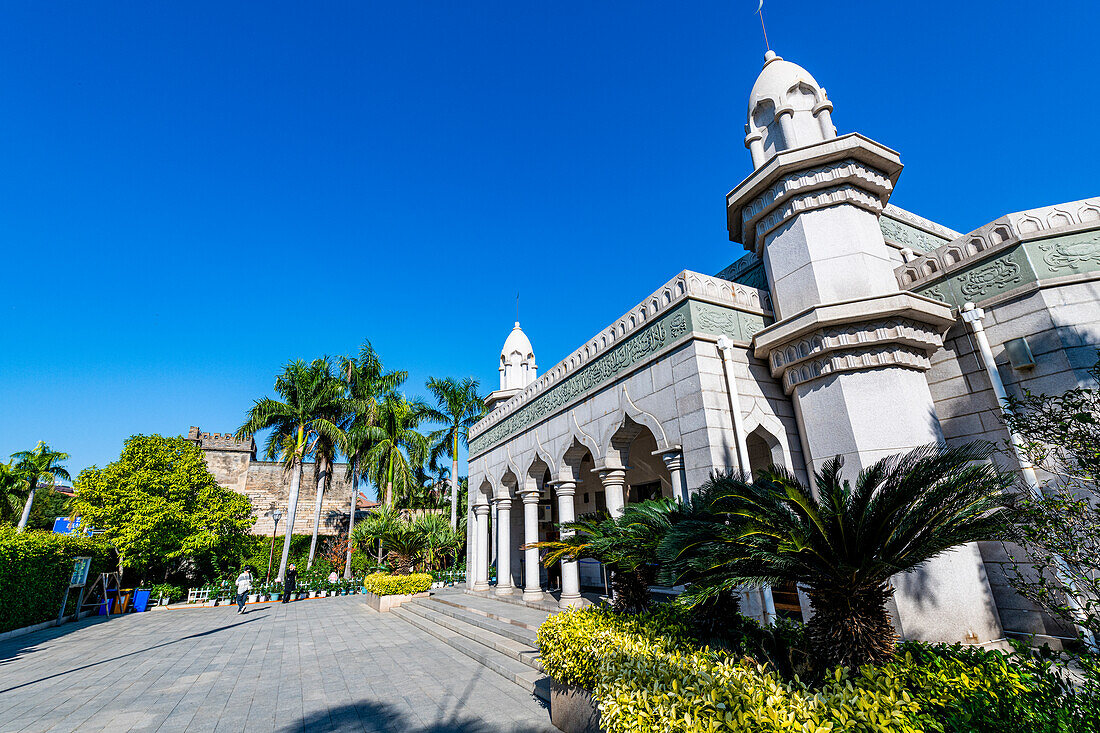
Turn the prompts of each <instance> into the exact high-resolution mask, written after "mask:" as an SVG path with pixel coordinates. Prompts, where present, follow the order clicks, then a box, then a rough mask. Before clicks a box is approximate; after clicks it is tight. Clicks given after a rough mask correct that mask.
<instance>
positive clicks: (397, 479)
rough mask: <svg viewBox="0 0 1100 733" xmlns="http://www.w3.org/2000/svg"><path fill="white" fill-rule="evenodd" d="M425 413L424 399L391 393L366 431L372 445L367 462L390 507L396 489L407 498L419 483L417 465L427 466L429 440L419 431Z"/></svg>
mask: <svg viewBox="0 0 1100 733" xmlns="http://www.w3.org/2000/svg"><path fill="white" fill-rule="evenodd" d="M423 414H424V405H423V404H422V403H421V402H419V401H414V402H409V401H408V400H406V399H405V398H404V397H402V396H400V395H395V394H389V395H386V396H385V397H383V398H382V400H381V401H380V402H379V404H378V411H377V418H376V421H375V424H374V425H372V426H370V427H368V428H367V429H366V430H365V431H364V432H365V440H367V441H368V442H369V443H370V444H371V445H370V448H369V449H368V450H367V452H366V455H365V456H364V464H365V467H366V469H367V474H368V475H369V476H370V478H371V480H372V481H373V482H374V484H375V486H378V487H379V488H380V489H382V491H383V492H384V493H383V502H382V503H383V504H385V505H386V506H390V505H391V504H393V498H394V492H396V493H397V494H398V495H400V496H402V497H406V496H408V495H409V494H410V493H411V492H412V490H413V489H414V488H415V486H416V483H417V482H416V475H415V471H414V468H415V467H417V466H422V465H424V459H425V458H426V457H427V455H428V439H427V438H425V437H424V436H423V435H421V434H420V433H418V432H417V431H416V428H417V426H418V425H419V424H420V421H421V419H422V417H423Z"/></svg>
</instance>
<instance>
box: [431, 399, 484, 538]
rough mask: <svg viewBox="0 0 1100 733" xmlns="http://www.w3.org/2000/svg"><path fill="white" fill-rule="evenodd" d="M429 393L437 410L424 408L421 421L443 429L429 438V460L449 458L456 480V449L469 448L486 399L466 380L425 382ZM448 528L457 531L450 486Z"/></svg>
mask: <svg viewBox="0 0 1100 733" xmlns="http://www.w3.org/2000/svg"><path fill="white" fill-rule="evenodd" d="M427 387H428V391H429V392H431V393H432V395H433V396H434V397H435V401H436V404H437V407H427V408H425V410H424V417H425V418H427V419H428V420H430V421H431V422H435V423H439V424H441V425H443V426H444V427H443V428H441V429H440V430H437V431H435V432H433V433H432V434H431V437H430V441H431V443H432V449H431V453H430V456H429V457H430V459H431V461H432V462H433V464H434V463H435V461H436V459H438V458H440V457H442V456H443V455H446V454H448V453H449V454H450V456H451V476H452V477H453V478H456V479H457V477H458V446H459V444H460V443H461V444H462V445H464V446H466V445H468V443H467V441H468V439H469V434H470V428H471V427H473V426H474V423H476V422H477V421H478V420H480V419H481V418H482V417H483V416H484V415H485V398H484V397H482V396H481V395H479V394H478V393H477V389H478V383H477V380H475V379H471V378H469V377H467V378H466V379H464V380H462V381H461V382H459V381H457V380H456V379H454V378H452V377H447V378H446V379H436V378H435V377H430V378H429V379H428V384H427ZM451 528H452V529H457V528H458V484H457V483H455V482H453V481H452V482H451Z"/></svg>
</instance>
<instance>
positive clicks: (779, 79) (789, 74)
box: [749, 51, 821, 119]
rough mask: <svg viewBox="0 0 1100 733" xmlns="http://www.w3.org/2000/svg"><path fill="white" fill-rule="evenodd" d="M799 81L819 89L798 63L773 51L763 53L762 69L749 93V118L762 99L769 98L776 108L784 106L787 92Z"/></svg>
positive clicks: (815, 81) (814, 80) (811, 76)
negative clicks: (787, 59)
mask: <svg viewBox="0 0 1100 733" xmlns="http://www.w3.org/2000/svg"><path fill="white" fill-rule="evenodd" d="M799 82H802V83H803V84H806V85H808V86H809V87H811V88H813V89H821V85H820V84H818V83H817V79H814V77H813V75H812V74H811V73H810V72H808V71H806V70H805V69H803V68H802V67H801V66H799V65H798V64H795V63H791V62H790V61H786V60H784V59H783V57H782V56H778V55H776V53H775V51H768V52H767V53H766V54H764V69H763V71H761V72H760V76H758V77H756V83H755V84H753V85H752V91H751V92H750V93H749V118H750V119H751V118H752V113H753V110H755V109H756V105H758V104H760V102H761V101H762V100H765V99H770V100H771V101H772V103H773V104H774V105H775V106H776V108H779V107H783V106H785V105H786V103H787V93H788V92H790V91H791V90H792V89H794V88H795V87H797V86H798V83H799Z"/></svg>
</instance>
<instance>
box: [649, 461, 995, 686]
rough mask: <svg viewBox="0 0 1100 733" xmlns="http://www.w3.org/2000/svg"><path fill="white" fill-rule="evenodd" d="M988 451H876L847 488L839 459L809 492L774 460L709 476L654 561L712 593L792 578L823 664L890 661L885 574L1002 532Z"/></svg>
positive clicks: (892, 636) (702, 593)
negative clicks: (745, 471)
mask: <svg viewBox="0 0 1100 733" xmlns="http://www.w3.org/2000/svg"><path fill="white" fill-rule="evenodd" d="M991 454H992V447H991V446H988V445H984V444H972V445H968V446H963V447H960V448H953V449H947V448H944V447H942V446H926V447H923V448H919V449H917V450H914V451H912V452H910V453H906V454H902V455H898V456H891V457H888V458H885V459H883V460H881V461H879V462H878V463H876V464H874V465H873V466H871V467H869V468H867V469H865V470H863V471H862V472H860V474H859V476H858V477H857V478H856V481H855V484H854V485H851V484H850V483H849V482H848V481H847V480H844V479H842V478H841V476H840V470H841V467H842V465H843V461H842V460H841V459H840V458H839V457H837V458H834V459H833V460H831V461H828V462H827V463H826V464H825V465H824V466H823V467H822V469H821V471H820V472H819V473H817V474H816V475H815V477H814V479H815V484H816V492H812V491H810V490H809V489H807V488H806V487H805V486H803V485H802V484H801V483H799V481H798V480H797V479H796V478H795V477H794V476H793V475H791V474H790V473H788V472H786V471H784V470H782V469H779V468H776V467H772V468H770V469H767V470H765V471H762V472H760V473H759V474H758V476H757V478H756V480H755V481H753V482H751V483H749V482H746V481H744V480H742V479H741V478H740V477H738V476H735V475H733V474H732V473H731V474H725V475H722V474H716V475H715V476H714V477H712V478H711V479H710V480H709V481H708V482H707V484H706V485H705V486H704V487H703V489H702V490H701V492H700V493H699V494H698V495H697V496H696V497H693V500H692V503H691V506H690V507H689V508H688V510H687V511H686V512H685V515H684V516H682V517H681V518H680V520H679V521H677V522H675V523H674V524H673V525H672V528H671V529H670V531H669V533H668V534H667V535H666V537H665V539H664V541H663V542H662V544H661V548H660V556H661V559H662V561H663V562H664V563H665V564H666V565H667V566H668V567H670V568H672V569H673V570H674V571H675V572H676V574H677V576H678V579H679V580H680V581H681V582H690V583H692V587H691V588H690V589H689V595H690V596H694V597H695V599H697V600H702V599H706V598H713V597H714V596H715V595H716V594H718V593H720V592H729V591H731V590H732V589H734V588H735V587H736V586H738V585H741V584H751V585H761V584H771V585H777V584H779V583H785V582H786V583H798V584H800V585H801V586H803V587H804V588H805V589H806V592H807V594H808V596H809V598H810V603H811V605H812V606H813V609H814V616H813V618H812V619H811V620H810V622H809V623H808V625H807V631H808V633H809V638H810V643H811V645H812V647H813V650H814V652H815V654H816V656H817V659H818V660H819V661H820V662H821V663H822V664H824V665H826V666H828V667H832V666H834V665H846V666H850V667H857V666H859V665H862V664H866V663H882V662H885V661H887V660H888V659H889V658H890V655H891V654H892V652H893V648H894V643H895V641H896V633H895V632H894V628H893V625H892V623H891V621H890V616H889V614H888V612H887V610H886V605H887V602H888V600H889V599H890V597H891V595H892V594H893V592H894V591H893V588H892V586H891V585H890V578H891V576H893V575H896V574H897V573H903V572H909V571H912V570H914V569H915V568H917V567H918V566H919V565H921V564H922V563H923V562H925V561H926V560H929V559H931V558H933V557H936V556H937V555H940V554H942V553H944V552H946V551H948V550H950V549H951V548H953V547H957V546H959V545H962V544H965V543H968V542H974V541H979V540H994V539H1001V538H1004V537H1006V536H1007V534H1008V532H1009V530H1008V526H1009V525H1008V521H1007V520H1008V511H1007V508H1006V507H1007V504H1008V502H1009V501H1010V495H1009V494H1008V493H1007V491H1008V489H1009V488H1010V486H1011V484H1012V481H1013V479H1012V477H1011V476H1010V475H1007V474H1004V473H1001V472H1000V471H999V470H998V469H997V468H995V467H994V466H993V465H992V464H991V463H989V462H988V461H987V460H986V459H988V458H989V457H990V456H991Z"/></svg>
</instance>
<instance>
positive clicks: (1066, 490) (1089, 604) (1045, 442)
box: [1004, 361, 1100, 647]
mask: <svg viewBox="0 0 1100 733" xmlns="http://www.w3.org/2000/svg"><path fill="white" fill-rule="evenodd" d="M1089 374H1090V376H1091V377H1092V378H1093V379H1094V380H1096V381H1097V382H1100V361H1097V363H1096V365H1094V366H1093V367H1092V369H1091V370H1090V371H1089ZM1004 420H1005V423H1006V424H1007V426H1008V427H1009V429H1010V430H1012V431H1013V432H1014V433H1015V434H1016V435H1017V436H1019V438H1020V446H1019V447H1020V448H1021V449H1022V450H1023V452H1024V455H1025V457H1026V458H1027V459H1028V460H1029V461H1030V462H1031V463H1032V464H1033V465H1034V466H1036V467H1038V468H1039V469H1041V470H1042V471H1044V472H1045V473H1046V474H1047V475H1048V476H1050V477H1051V480H1049V481H1047V482H1046V484H1045V486H1043V494H1042V495H1041V496H1034V495H1028V496H1025V497H1022V498H1021V500H1020V502H1019V504H1018V506H1017V512H1016V524H1017V527H1018V529H1019V536H1018V538H1017V539H1018V541H1019V544H1020V546H1021V548H1022V557H1021V556H1019V555H1017V554H1016V553H1012V552H1010V553H1009V556H1010V557H1016V558H1017V560H1016V561H1015V562H1014V563H1013V564H1012V565H1011V566H1010V567H1009V568H1007V570H1008V572H1007V574H1006V575H1007V579H1008V582H1009V584H1010V585H1011V586H1012V587H1013V588H1014V589H1015V590H1016V592H1017V593H1019V594H1020V595H1022V596H1024V597H1025V598H1027V599H1028V600H1030V601H1032V602H1033V603H1035V604H1037V605H1038V606H1039V607H1040V608H1042V609H1044V610H1045V611H1047V612H1048V613H1050V614H1051V615H1052V616H1054V617H1055V618H1058V619H1060V620H1061V621H1063V622H1065V623H1067V624H1070V625H1073V626H1076V627H1077V629H1078V630H1079V633H1081V634H1082V635H1083V636H1085V637H1086V641H1087V642H1089V645H1090V646H1093V647H1095V644H1096V640H1097V639H1100V503H1098V501H1097V497H1100V389H1097V388H1096V387H1078V388H1075V389H1071V390H1068V391H1066V392H1064V393H1062V394H1060V395H1046V394H1034V393H1032V392H1030V391H1027V390H1025V391H1024V396H1023V397H1009V400H1008V403H1007V404H1006V405H1005V410H1004Z"/></svg>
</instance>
